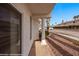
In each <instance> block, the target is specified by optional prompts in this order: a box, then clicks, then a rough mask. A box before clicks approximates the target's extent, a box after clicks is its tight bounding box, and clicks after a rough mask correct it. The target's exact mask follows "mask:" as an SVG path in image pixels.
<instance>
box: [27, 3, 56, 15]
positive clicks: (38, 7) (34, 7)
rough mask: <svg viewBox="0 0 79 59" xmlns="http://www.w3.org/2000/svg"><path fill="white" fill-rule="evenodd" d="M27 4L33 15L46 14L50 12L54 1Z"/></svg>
mask: <svg viewBox="0 0 79 59" xmlns="http://www.w3.org/2000/svg"><path fill="white" fill-rule="evenodd" d="M27 5H28V8H29V9H30V11H31V12H32V14H33V15H47V14H49V13H50V12H51V10H52V9H53V7H54V5H55V3H29V4H27Z"/></svg>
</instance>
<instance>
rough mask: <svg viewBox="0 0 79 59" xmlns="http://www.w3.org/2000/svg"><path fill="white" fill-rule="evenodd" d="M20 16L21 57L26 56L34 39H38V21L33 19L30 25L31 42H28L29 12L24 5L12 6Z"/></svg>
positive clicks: (16, 4)
mask: <svg viewBox="0 0 79 59" xmlns="http://www.w3.org/2000/svg"><path fill="white" fill-rule="evenodd" d="M12 5H13V6H14V7H15V8H16V9H17V10H18V11H19V12H21V14H22V47H21V49H22V55H28V54H29V51H30V48H31V46H32V43H33V41H34V39H37V38H38V37H37V36H38V27H39V25H38V21H37V20H34V19H33V21H32V22H33V23H32V40H30V16H31V12H30V10H29V9H28V7H27V5H26V4H21V3H13V4H12Z"/></svg>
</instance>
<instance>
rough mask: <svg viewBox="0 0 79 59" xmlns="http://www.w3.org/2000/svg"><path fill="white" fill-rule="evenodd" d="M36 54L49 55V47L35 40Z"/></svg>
mask: <svg viewBox="0 0 79 59" xmlns="http://www.w3.org/2000/svg"><path fill="white" fill-rule="evenodd" d="M35 46H36V56H51V55H52V54H51V49H50V47H49V46H48V44H47V45H41V42H40V41H35Z"/></svg>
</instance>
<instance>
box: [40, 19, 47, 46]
mask: <svg viewBox="0 0 79 59" xmlns="http://www.w3.org/2000/svg"><path fill="white" fill-rule="evenodd" d="M41 39H42V40H41V45H46V40H45V19H44V18H42V37H41Z"/></svg>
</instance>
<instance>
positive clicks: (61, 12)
mask: <svg viewBox="0 0 79 59" xmlns="http://www.w3.org/2000/svg"><path fill="white" fill-rule="evenodd" d="M76 15H79V3H57V4H56V5H55V6H54V8H53V9H52V11H51V19H50V25H52V24H53V25H55V23H57V24H60V23H61V22H62V20H64V22H66V21H70V20H73V16H76Z"/></svg>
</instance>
